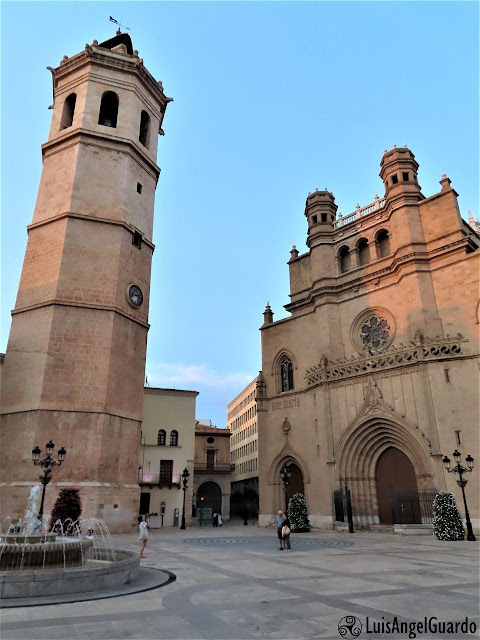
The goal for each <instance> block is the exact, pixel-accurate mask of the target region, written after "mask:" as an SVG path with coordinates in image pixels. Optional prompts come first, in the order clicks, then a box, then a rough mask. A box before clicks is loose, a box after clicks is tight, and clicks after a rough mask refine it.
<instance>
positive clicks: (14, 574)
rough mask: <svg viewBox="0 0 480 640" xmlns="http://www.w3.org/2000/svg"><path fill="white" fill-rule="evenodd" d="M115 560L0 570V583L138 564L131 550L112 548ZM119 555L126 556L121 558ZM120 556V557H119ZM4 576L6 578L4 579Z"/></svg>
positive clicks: (107, 571) (111, 570) (116, 569)
mask: <svg viewBox="0 0 480 640" xmlns="http://www.w3.org/2000/svg"><path fill="white" fill-rule="evenodd" d="M114 551H115V556H116V558H117V560H115V561H111V562H109V564H108V565H106V566H95V565H83V566H81V567H66V568H64V567H59V568H55V569H48V568H47V569H19V570H18V571H16V570H10V571H0V583H2V582H40V581H41V580H55V579H56V578H58V576H60V575H64V574H68V575H69V576H70V575H76V576H77V577H82V574H84V576H85V577H87V576H92V575H102V574H111V573H117V572H119V571H123V570H125V569H126V568H128V566H129V565H132V567H133V566H135V565H137V566H139V565H140V558H139V557H138V554H137V553H134V552H133V551H124V550H117V549H114ZM121 556H126V557H124V558H121ZM119 558H120V559H119ZM5 578H8V580H6V579H5Z"/></svg>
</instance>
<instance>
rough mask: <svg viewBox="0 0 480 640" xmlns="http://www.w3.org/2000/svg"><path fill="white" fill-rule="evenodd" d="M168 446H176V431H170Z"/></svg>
mask: <svg viewBox="0 0 480 640" xmlns="http://www.w3.org/2000/svg"><path fill="white" fill-rule="evenodd" d="M170 446H171V447H177V446H178V431H170Z"/></svg>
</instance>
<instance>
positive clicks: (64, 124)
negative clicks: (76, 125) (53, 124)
mask: <svg viewBox="0 0 480 640" xmlns="http://www.w3.org/2000/svg"><path fill="white" fill-rule="evenodd" d="M76 102H77V94H76V93H71V94H70V95H69V96H68V97H67V98H65V102H64V103H63V111H62V119H61V120H60V131H62V130H63V129H68V127H71V126H72V122H73V115H74V113H75V103H76Z"/></svg>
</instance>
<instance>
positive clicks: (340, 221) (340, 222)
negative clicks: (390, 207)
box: [333, 195, 386, 229]
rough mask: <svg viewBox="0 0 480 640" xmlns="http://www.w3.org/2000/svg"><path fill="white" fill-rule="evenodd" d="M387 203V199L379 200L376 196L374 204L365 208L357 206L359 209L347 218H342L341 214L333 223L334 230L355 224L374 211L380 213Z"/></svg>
mask: <svg viewBox="0 0 480 640" xmlns="http://www.w3.org/2000/svg"><path fill="white" fill-rule="evenodd" d="M385 202H386V198H379V197H378V196H377V195H376V196H375V200H374V201H373V202H372V203H370V204H367V205H366V206H365V207H361V206H360V205H359V204H357V208H356V209H355V211H354V212H353V213H349V214H348V215H347V216H342V214H341V213H339V214H338V216H337V219H336V220H335V222H334V223H333V228H334V229H338V228H339V227H344V226H345V225H347V224H350V223H351V222H355V221H356V220H359V219H360V218H363V217H364V216H367V215H368V214H370V213H373V212H374V211H379V210H380V209H383V207H384V206H385Z"/></svg>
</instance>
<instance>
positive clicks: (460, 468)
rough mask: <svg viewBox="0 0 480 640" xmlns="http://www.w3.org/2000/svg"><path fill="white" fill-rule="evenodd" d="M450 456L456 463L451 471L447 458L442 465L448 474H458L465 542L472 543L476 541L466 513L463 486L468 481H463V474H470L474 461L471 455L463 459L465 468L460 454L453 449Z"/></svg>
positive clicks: (468, 515)
mask: <svg viewBox="0 0 480 640" xmlns="http://www.w3.org/2000/svg"><path fill="white" fill-rule="evenodd" d="M452 455H453V459H454V460H455V463H456V464H455V466H454V467H453V469H450V458H447V456H445V457H444V458H443V464H444V466H445V469H446V470H447V471H448V473H458V477H459V479H458V480H457V484H458V486H459V487H460V488H461V490H462V495H463V504H464V506H465V520H466V523H467V540H472V541H473V540H476V538H475V536H474V535H473V529H472V523H471V522H470V514H469V513H468V507H467V499H466V497H465V486H466V484H467V482H468V480H464V479H463V474H464V473H470V472H471V471H473V464H474V459H473V458H472V456H471V455H468V456H467V457H466V458H465V462H466V463H467V466H466V467H464V466H463V465H462V464H461V459H462V454H461V453H460V452H459V451H457V449H455V451H454V452H453V454H452Z"/></svg>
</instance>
